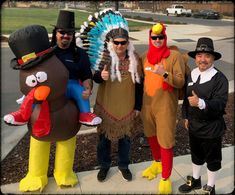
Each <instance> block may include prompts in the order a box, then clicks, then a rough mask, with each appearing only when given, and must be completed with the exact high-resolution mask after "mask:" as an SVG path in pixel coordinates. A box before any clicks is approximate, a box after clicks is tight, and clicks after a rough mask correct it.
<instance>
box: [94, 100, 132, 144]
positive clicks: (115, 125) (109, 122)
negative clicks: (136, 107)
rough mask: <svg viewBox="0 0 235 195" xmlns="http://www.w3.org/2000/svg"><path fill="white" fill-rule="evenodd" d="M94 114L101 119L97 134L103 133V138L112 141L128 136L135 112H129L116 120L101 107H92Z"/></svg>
mask: <svg viewBox="0 0 235 195" xmlns="http://www.w3.org/2000/svg"><path fill="white" fill-rule="evenodd" d="M94 113H95V114H97V115H98V116H99V117H101V118H102V123H101V124H100V125H99V126H98V127H97V131H98V133H100V134H101V133H104V134H105V136H106V137H107V138H108V139H110V140H112V141H114V140H118V139H120V138H122V137H124V136H125V135H128V136H130V135H131V131H132V129H133V128H134V123H135V120H134V119H135V112H134V111H131V112H130V113H129V114H128V115H127V116H124V117H123V118H122V119H120V120H118V119H117V118H115V117H114V116H112V115H111V114H109V113H107V112H106V111H105V110H104V109H103V107H102V106H101V105H98V104H96V105H95V106H94Z"/></svg>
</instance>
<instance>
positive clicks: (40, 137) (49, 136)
mask: <svg viewBox="0 0 235 195" xmlns="http://www.w3.org/2000/svg"><path fill="white" fill-rule="evenodd" d="M8 42H9V46H10V48H11V50H12V51H13V53H14V55H15V56H16V58H14V59H12V60H11V66H12V68H13V69H18V70H20V89H21V92H22V93H23V94H24V95H25V96H26V97H25V99H24V101H23V103H22V104H21V106H20V111H21V113H22V117H23V118H24V119H27V120H28V129H29V131H30V132H31V137H30V151H29V165H28V173H27V175H26V177H25V178H23V179H22V180H21V181H20V185H19V189H20V191H36V190H40V191H42V190H43V188H44V187H45V186H46V185H47V183H48V178H47V171H48V163H49V155H50V143H51V141H53V142H56V153H55V168H54V177H55V180H56V183H57V185H58V186H61V185H64V186H74V185H75V184H77V183H78V179H77V176H76V174H75V173H74V172H73V162H74V152H75V146H76V134H77V132H78V130H79V128H80V124H79V123H78V122H77V116H78V114H79V111H78V110H77V107H76V105H75V104H74V103H73V102H72V101H71V100H69V99H67V98H66V97H65V91H66V85H67V81H68V71H67V69H66V68H65V66H64V65H63V64H62V63H61V62H60V60H59V59H58V58H57V57H56V56H55V55H54V53H53V48H51V47H50V43H49V38H48V33H47V31H46V29H45V27H43V26H40V25H31V26H27V27H25V28H22V29H19V30H17V31H15V32H14V33H12V34H11V35H10V37H9V41H8Z"/></svg>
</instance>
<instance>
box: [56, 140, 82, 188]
mask: <svg viewBox="0 0 235 195" xmlns="http://www.w3.org/2000/svg"><path fill="white" fill-rule="evenodd" d="M75 147H76V136H74V137H72V138H71V139H69V140H66V141H60V142H57V143H56V154H55V169H54V177H55V180H56V183H57V185H58V186H74V185H76V184H77V183H78V178H77V175H76V174H75V173H74V172H73V162H74V154H75Z"/></svg>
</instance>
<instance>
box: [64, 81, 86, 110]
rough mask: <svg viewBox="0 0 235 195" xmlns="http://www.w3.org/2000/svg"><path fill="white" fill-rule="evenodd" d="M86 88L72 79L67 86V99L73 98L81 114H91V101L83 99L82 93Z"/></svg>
mask: <svg viewBox="0 0 235 195" xmlns="http://www.w3.org/2000/svg"><path fill="white" fill-rule="evenodd" d="M84 90H85V88H84V87H83V86H82V85H80V83H79V82H78V81H77V80H72V79H70V80H69V81H68V84H67V90H66V94H65V95H66V97H68V98H72V99H73V100H74V101H75V102H76V105H77V107H78V108H79V110H80V112H90V101H89V99H86V100H85V99H83V97H82V92H83V91H84Z"/></svg>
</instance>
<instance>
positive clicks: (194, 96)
mask: <svg viewBox="0 0 235 195" xmlns="http://www.w3.org/2000/svg"><path fill="white" fill-rule="evenodd" d="M188 101H189V104H190V106H193V107H198V102H199V98H198V96H197V94H196V93H195V92H194V91H193V90H192V96H189V97H188Z"/></svg>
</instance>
